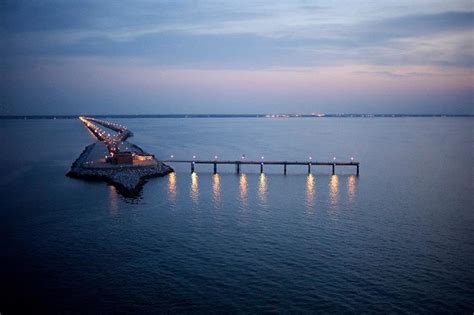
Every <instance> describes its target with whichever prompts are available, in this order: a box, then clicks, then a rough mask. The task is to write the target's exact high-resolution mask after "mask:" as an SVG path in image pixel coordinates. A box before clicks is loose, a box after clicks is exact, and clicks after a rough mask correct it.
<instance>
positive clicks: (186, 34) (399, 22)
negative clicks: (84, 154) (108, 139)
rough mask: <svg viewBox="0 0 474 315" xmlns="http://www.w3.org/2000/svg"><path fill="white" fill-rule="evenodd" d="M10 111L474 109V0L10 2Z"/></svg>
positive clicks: (4, 42)
mask: <svg viewBox="0 0 474 315" xmlns="http://www.w3.org/2000/svg"><path fill="white" fill-rule="evenodd" d="M0 44H1V45H0V47H1V49H0V56H1V58H0V115H68V114H91V115H92V114H185V113H189V114H195V113H205V114H256V113H377V114H390V113H407V114H474V93H473V91H474V68H473V67H474V2H473V1H472V0H450V1H446V0H442V1H441V0H417V1H415V0H398V1H391V0H384V1H357V0H350V1H349V0H347V1H342V0H341V1H339V0H335V1H298V0H294V1H277V0H275V1H259V0H254V1H246V0H243V1H240V0H239V1H210V0H207V1H197V0H196V1H193V0H190V1H171V0H170V1H135V0H133V1H107V0H101V1H97V0H92V1H88V0H85V1H67V0H62V1H48V0H43V1H35V0H31V1H22V0H14V1H10V0H3V1H1V2H0Z"/></svg>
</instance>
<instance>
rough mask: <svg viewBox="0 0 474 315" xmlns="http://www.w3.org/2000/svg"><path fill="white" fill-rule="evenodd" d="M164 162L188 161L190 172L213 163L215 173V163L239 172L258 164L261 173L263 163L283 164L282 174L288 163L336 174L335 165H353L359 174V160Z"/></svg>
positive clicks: (173, 161) (309, 171)
mask: <svg viewBox="0 0 474 315" xmlns="http://www.w3.org/2000/svg"><path fill="white" fill-rule="evenodd" d="M162 162H164V163H171V164H172V163H190V164H191V172H194V171H195V165H196V164H213V169H214V173H217V165H219V164H220V165H235V170H236V173H237V174H239V173H240V171H241V169H240V168H241V166H242V165H260V173H263V170H264V165H283V174H285V175H286V174H287V166H288V165H305V166H307V168H308V174H310V173H311V170H312V166H315V167H316V166H330V167H331V169H332V174H333V175H335V174H336V166H337V167H354V168H355V169H356V175H357V176H359V165H360V162H356V161H348V162H317V161H311V162H307V161H306V162H302V161H264V162H262V161H239V160H235V161H233V160H221V161H217V160H163V161H162Z"/></svg>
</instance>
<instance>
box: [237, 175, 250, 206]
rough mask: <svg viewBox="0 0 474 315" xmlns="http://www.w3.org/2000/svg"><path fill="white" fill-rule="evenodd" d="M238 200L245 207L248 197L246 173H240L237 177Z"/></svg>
mask: <svg viewBox="0 0 474 315" xmlns="http://www.w3.org/2000/svg"><path fill="white" fill-rule="evenodd" d="M239 201H240V203H241V204H242V205H244V206H245V207H247V205H248V197H247V175H245V174H240V178H239Z"/></svg>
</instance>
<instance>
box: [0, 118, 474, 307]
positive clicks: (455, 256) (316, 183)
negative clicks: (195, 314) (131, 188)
mask: <svg viewBox="0 0 474 315" xmlns="http://www.w3.org/2000/svg"><path fill="white" fill-rule="evenodd" d="M117 121H118V122H120V123H123V124H125V125H126V126H128V127H129V128H130V129H131V130H132V131H133V132H134V133H135V137H134V138H132V139H131V141H132V142H134V143H136V144H138V145H140V146H141V147H142V148H144V149H145V150H147V151H149V152H151V153H155V154H156V155H157V157H159V158H163V159H164V158H168V157H169V156H170V155H171V154H173V155H174V156H175V157H176V158H187V159H188V158H190V157H191V156H192V155H196V156H197V157H198V158H213V157H214V155H218V156H219V159H239V158H240V157H241V155H242V154H245V155H246V157H247V159H259V158H260V157H261V156H262V155H263V156H265V159H266V160H272V159H280V160H281V159H285V160H307V159H308V157H309V156H312V157H313V160H325V161H326V160H330V159H332V158H333V157H334V156H335V157H336V158H337V159H338V160H348V159H349V158H350V157H351V156H354V157H355V159H357V160H360V161H361V174H360V176H359V177H355V176H354V175H353V174H354V173H353V171H354V170H352V169H350V168H347V169H346V168H340V169H336V173H337V175H336V176H331V175H330V172H331V170H330V168H329V167H323V166H321V167H316V168H315V167H313V174H311V175H307V173H306V171H307V170H306V167H301V166H300V167H298V166H290V167H288V175H287V176H283V175H282V171H283V170H282V167H281V166H273V167H270V166H268V167H265V174H264V175H260V174H259V168H258V166H245V167H244V168H243V173H242V174H241V175H237V174H235V173H234V169H233V167H231V166H228V167H220V169H219V171H220V173H219V174H218V175H213V174H212V166H206V165H198V166H197V168H196V169H197V173H195V174H190V170H189V165H177V166H175V165H173V166H175V169H176V173H174V174H171V175H169V176H167V177H163V178H156V179H151V180H149V182H148V183H147V184H146V185H145V186H144V189H143V191H142V193H141V195H140V196H139V197H138V198H135V199H126V198H124V197H122V196H121V195H119V194H117V192H116V190H115V189H114V188H113V187H112V186H108V185H107V184H105V183H103V182H85V181H81V180H76V179H71V178H67V177H65V174H66V173H67V171H68V170H69V167H70V165H71V163H72V162H73V161H74V160H75V159H76V158H77V157H78V155H79V154H80V153H81V152H82V150H83V149H84V147H85V146H86V145H88V144H90V143H91V142H92V141H93V139H92V138H91V136H90V134H89V133H88V132H87V131H86V130H85V128H84V127H83V125H82V124H81V123H80V122H79V120H26V121H20V120H11V121H5V120H3V121H0V137H1V138H0V139H1V140H2V144H3V150H2V154H1V155H0V177H1V180H0V198H1V210H0V229H1V231H2V237H1V238H0V245H1V252H0V253H1V254H0V259H1V262H2V268H1V274H0V276H1V279H2V280H1V282H2V287H3V288H4V290H2V291H4V292H5V293H6V294H4V295H2V297H1V304H0V312H2V313H3V310H17V311H19V310H28V309H30V310H34V311H40V310H49V311H60V312H65V311H66V312H70V311H73V312H77V311H81V312H94V313H95V312H152V311H172V312H175V311H203V312H205V311H227V312H264V311H303V312H308V311H316V310H317V311H327V312H369V313H373V312H377V313H380V312H410V311H414V312H449V311H451V312H464V313H467V314H472V311H473V310H474V302H473V301H474V272H473V270H474V263H473V261H474V212H473V209H474V197H473V193H474V189H473V188H474V187H473V186H474V180H473V179H474V162H473V161H474V150H473V148H474V132H473V127H474V119H472V118H367V119H365V118H354V119H351V118H323V119H275V120H272V119H259V118H249V119H243V118H241V119H235V118H229V119H216V118H214V119H121V120H117Z"/></svg>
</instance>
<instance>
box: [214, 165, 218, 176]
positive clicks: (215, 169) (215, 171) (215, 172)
mask: <svg viewBox="0 0 474 315" xmlns="http://www.w3.org/2000/svg"><path fill="white" fill-rule="evenodd" d="M214 174H217V164H216V163H214Z"/></svg>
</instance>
